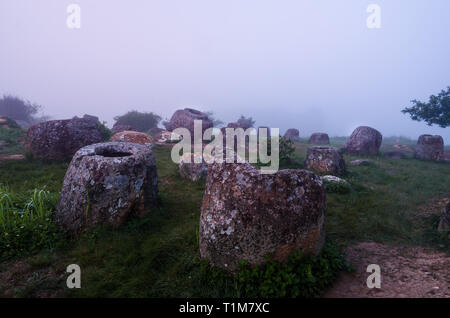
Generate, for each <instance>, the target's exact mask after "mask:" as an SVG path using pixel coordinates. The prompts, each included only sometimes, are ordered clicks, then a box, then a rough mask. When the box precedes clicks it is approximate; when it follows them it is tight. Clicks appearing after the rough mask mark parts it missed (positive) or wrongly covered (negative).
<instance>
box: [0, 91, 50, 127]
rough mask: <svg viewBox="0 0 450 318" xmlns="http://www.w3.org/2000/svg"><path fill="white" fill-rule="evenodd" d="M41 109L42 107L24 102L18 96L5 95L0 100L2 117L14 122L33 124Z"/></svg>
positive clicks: (0, 114)
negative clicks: (21, 121) (20, 121)
mask: <svg viewBox="0 0 450 318" xmlns="http://www.w3.org/2000/svg"><path fill="white" fill-rule="evenodd" d="M40 109H41V106H40V105H38V104H33V103H30V102H29V101H25V100H22V99H20V98H19V97H17V96H12V95H3V98H1V99H0V116H6V117H9V118H11V119H14V120H23V121H26V122H32V121H33V119H34V116H35V115H36V114H37V113H38V111H39V110H40Z"/></svg>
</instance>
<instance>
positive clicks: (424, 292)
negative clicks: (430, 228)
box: [324, 243, 450, 298]
mask: <svg viewBox="0 0 450 318" xmlns="http://www.w3.org/2000/svg"><path fill="white" fill-rule="evenodd" d="M346 252H347V260H348V261H349V262H350V263H351V264H353V265H354V266H355V268H356V271H355V272H353V273H342V274H341V275H340V277H339V278H338V280H337V281H336V283H335V284H334V285H333V287H332V288H331V289H330V290H328V291H327V293H326V294H325V296H324V297H332V298H342V297H350V298H366V297H388V298H392V297H394V298H407V297H408V298H409V297H412V298H417V297H426V298H429V297H439V298H450V255H448V254H445V253H437V252H431V251H427V250H425V249H424V248H420V247H396V246H388V245H383V244H377V243H360V244H358V245H355V246H350V247H348V248H347V251H346ZM370 264H378V265H379V266H380V268H381V288H380V289H376V288H374V289H369V288H368V287H367V285H366V280H367V277H368V276H369V275H370V273H367V272H366V269H367V266H368V265H370Z"/></svg>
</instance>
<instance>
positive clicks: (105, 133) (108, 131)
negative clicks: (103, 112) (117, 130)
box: [97, 122, 113, 141]
mask: <svg viewBox="0 0 450 318" xmlns="http://www.w3.org/2000/svg"><path fill="white" fill-rule="evenodd" d="M97 125H98V128H99V129H100V134H101V135H102V138H103V140H104V141H108V140H109V139H110V138H111V136H112V135H113V132H112V131H111V129H109V128H108V127H106V122H103V123H101V122H98V123H97Z"/></svg>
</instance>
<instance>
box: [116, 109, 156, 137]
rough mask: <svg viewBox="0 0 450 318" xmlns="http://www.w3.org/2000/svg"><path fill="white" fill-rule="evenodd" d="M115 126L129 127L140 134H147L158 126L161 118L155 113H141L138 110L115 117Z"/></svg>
mask: <svg viewBox="0 0 450 318" xmlns="http://www.w3.org/2000/svg"><path fill="white" fill-rule="evenodd" d="M114 120H115V121H116V123H115V125H129V126H132V127H133V128H135V129H137V130H138V131H140V132H147V131H148V130H150V129H151V128H155V127H157V126H158V124H159V122H160V121H161V117H160V116H158V115H156V114H154V113H141V112H138V111H136V110H133V111H130V112H128V113H126V114H125V115H122V116H117V117H114Z"/></svg>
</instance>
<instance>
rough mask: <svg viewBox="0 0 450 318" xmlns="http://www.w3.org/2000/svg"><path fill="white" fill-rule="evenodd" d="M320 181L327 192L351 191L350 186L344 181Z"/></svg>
mask: <svg viewBox="0 0 450 318" xmlns="http://www.w3.org/2000/svg"><path fill="white" fill-rule="evenodd" d="M322 182H323V185H324V186H325V189H326V190H327V193H339V194H347V193H350V192H351V191H352V187H351V186H350V184H348V183H346V182H330V181H327V180H322Z"/></svg>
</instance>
